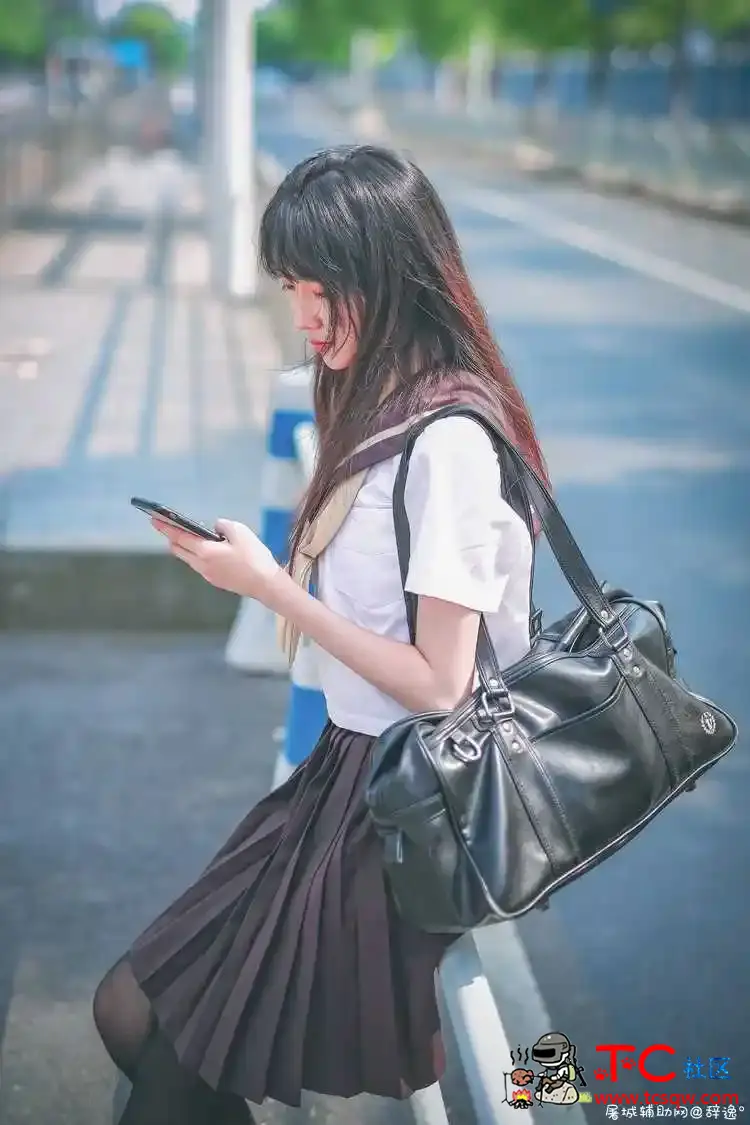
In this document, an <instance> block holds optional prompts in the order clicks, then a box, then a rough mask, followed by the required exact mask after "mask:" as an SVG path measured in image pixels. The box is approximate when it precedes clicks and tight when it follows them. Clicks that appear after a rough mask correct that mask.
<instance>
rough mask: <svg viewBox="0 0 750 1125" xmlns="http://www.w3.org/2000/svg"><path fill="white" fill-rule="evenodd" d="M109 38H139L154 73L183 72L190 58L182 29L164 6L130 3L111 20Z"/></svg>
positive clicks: (108, 29) (108, 31)
mask: <svg viewBox="0 0 750 1125" xmlns="http://www.w3.org/2000/svg"><path fill="white" fill-rule="evenodd" d="M107 33H108V36H109V38H110V39H112V40H118V39H120V40H121V39H138V40H140V41H141V42H144V43H146V44H147V45H148V47H149V51H150V53H151V59H152V62H153V65H154V67H155V69H156V70H159V71H166V72H168V73H176V72H178V71H181V70H184V69H185V66H186V64H187V61H188V56H189V43H188V39H187V36H186V34H185V29H184V27H183V26H182V24H180V23H179V21H178V20H176V19H175V17H174V16H173V14H172V12H171V11H170V9H169V8H167V7H166V6H165V5H164V4H158V3H149V2H146V0H143V2H136V3H130V4H127V5H125V7H123V8H121V9H120V11H119V12H118V13H117V15H116V16H115V17H114V18H113V19H112V20H111V21H110V23H109V25H108V28H107Z"/></svg>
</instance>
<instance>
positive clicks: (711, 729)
mask: <svg viewBox="0 0 750 1125" xmlns="http://www.w3.org/2000/svg"><path fill="white" fill-rule="evenodd" d="M701 726H702V727H703V729H704V731H705V732H706V734H714V733H715V731H716V718H715V717H714V715H713V714H712V713H711V712H710V711H704V712H703V714H702V715H701Z"/></svg>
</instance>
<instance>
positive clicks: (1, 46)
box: [0, 0, 46, 63]
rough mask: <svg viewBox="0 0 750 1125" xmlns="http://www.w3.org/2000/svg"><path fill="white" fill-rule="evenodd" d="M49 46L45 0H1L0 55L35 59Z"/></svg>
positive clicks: (29, 59)
mask: <svg viewBox="0 0 750 1125" xmlns="http://www.w3.org/2000/svg"><path fill="white" fill-rule="evenodd" d="M45 46H46V34H45V11H44V3H43V0H23V3H19V0H0V56H2V57H4V58H6V59H7V60H8V61H11V60H17V61H18V62H19V63H23V62H27V61H32V60H34V61H36V60H37V59H38V58H40V57H41V56H42V55H43V54H44V49H45Z"/></svg>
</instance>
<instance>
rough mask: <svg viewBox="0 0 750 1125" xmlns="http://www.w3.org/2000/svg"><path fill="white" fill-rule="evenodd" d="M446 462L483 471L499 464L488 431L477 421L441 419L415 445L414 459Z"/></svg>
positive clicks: (426, 430) (427, 429)
mask: <svg viewBox="0 0 750 1125" xmlns="http://www.w3.org/2000/svg"><path fill="white" fill-rule="evenodd" d="M414 456H416V457H417V458H418V459H420V460H421V459H429V460H432V459H440V458H443V457H444V458H446V461H448V460H452V459H454V458H459V459H460V461H461V463H462V464H463V465H468V464H472V463H476V464H478V465H481V466H483V467H486V466H487V465H488V464H494V465H496V464H497V456H496V454H495V450H494V447H493V445H492V439H491V438H490V435H489V434H488V433H487V431H486V430H485V428H484V427H483V426H481V425H480V424H479V422H477V421H475V420H474V419H473V418H465V417H463V418H462V417H460V416H458V417H453V418H439V419H438V421H437V422H433V423H432V425H430V426H427V428H426V429H425V430H423V432H422V433H421V434H420V435H419V437H418V438H417V439H416V441H415V442H414V451H413V454H412V457H414Z"/></svg>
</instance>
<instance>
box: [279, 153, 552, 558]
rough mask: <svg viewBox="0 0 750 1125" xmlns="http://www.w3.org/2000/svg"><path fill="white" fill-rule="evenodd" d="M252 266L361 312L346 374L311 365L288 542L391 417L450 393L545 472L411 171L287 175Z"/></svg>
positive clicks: (322, 165) (350, 166)
mask: <svg viewBox="0 0 750 1125" xmlns="http://www.w3.org/2000/svg"><path fill="white" fill-rule="evenodd" d="M260 262H261V266H262V268H263V269H264V270H265V271H266V272H267V273H268V274H270V275H271V276H272V277H275V278H279V279H285V280H288V281H315V282H317V283H318V284H319V285H320V286H321V288H322V290H323V293H324V295H325V297H326V298H327V300H328V301H329V302H330V305H331V310H332V318H333V323H332V328H331V338H333V335H334V334H335V331H336V328H337V325H338V324H340V323H341V317H342V316H343V315H345V314H346V311H347V310H353V309H354V308H355V307H356V308H358V310H359V311H360V313H361V329H360V334H359V340H358V346H357V354H356V358H355V360H354V363H353V364H352V366H351V367H350V368H349V370H348V371H332V370H331V369H330V368H328V367H327V366H326V364H325V361H324V359H323V358H322V357H321V356H316V358H315V360H314V380H313V402H314V410H315V420H316V425H317V428H318V434H319V443H320V453H319V457H318V463H317V467H316V469H315V472H314V475H313V478H312V480H311V481H310V484H309V487H308V489H307V492H306V494H305V496H304V498H303V501H302V505H301V509H300V512H299V514H298V518H297V521H296V524H295V527H294V529H293V532H292V541H291V553H292V555H293V553H294V551H295V550H296V548H297V546H298V544H299V539H300V535H301V533H302V529H303V528H304V526H305V525H306V524H307V523H308V521H309V520H311V519H313V518H314V517H315V516H316V515H317V513H318V512H319V511H320V509H321V507H322V506H323V504H324V503H325V501H326V499H327V498H328V495H329V493H330V490H331V487H332V482H333V478H334V472H335V470H336V468H337V466H338V465H339V463H340V462H341V461H343V460H344V459H345V458H346V457H347V456H348V454H349V453H351V452H352V450H353V449H354V447H355V446H356V445H357V444H358V443H359V442H360V441H362V440H364V438H366V437H369V436H370V435H371V434H373V433H375V432H377V430H378V429H379V428H382V426H383V425H384V424H386V422H385V419H386V418H387V419H388V420H389V421H394V420H397V421H401V420H403V419H405V418H407V417H409V416H411V415H413V414H418V413H420V412H422V411H424V410H426V409H429V408H430V407H432V406H434V405H436V403H438V402H440V401H446V400H449V399H450V397H451V394H452V393H454V394H456V393H458V391H459V389H460V392H461V395H462V397H467V396H469V397H470V398H471V399H473V400H474V401H475V402H477V401H479V402H480V403H482V404H483V405H484V406H485V408H486V409H487V411H488V412H489V413H491V414H492V415H493V416H494V417H495V418H496V419H497V420H498V422H499V423H500V424H501V425H502V427H503V430H504V432H505V433H506V435H507V436H508V437H509V438H510V439H511V440H512V441H513V442H514V444H515V445H516V447H517V448H518V449H519V451H520V452H521V453H522V454H523V456H524V457H525V458H526V460H527V462H528V463H529V464H530V465H531V467H532V468H534V469H536V471H537V472H538V473H539V474H540V475H541V476H542V478H543V479H544V480H545V481H548V474H547V468H546V465H545V462H544V458H543V455H542V451H541V449H540V447H539V442H538V440H537V437H536V434H535V431H534V426H533V423H532V420H531V417H530V415H529V411H528V408H527V406H526V403H525V402H524V400H523V397H522V395H521V393H520V391H519V390H518V388H517V386H516V384H515V382H514V381H513V378H512V376H511V374H510V372H509V370H508V368H507V366H506V364H505V362H504V361H503V358H502V355H501V353H500V351H499V349H498V347H497V344H496V343H495V341H494V339H493V337H492V333H491V331H490V328H489V325H488V323H487V317H486V314H485V312H484V310H483V308H482V306H481V304H480V302H479V300H478V298H477V295H476V293H475V292H474V289H473V286H472V284H471V282H470V281H469V278H468V275H467V272H466V267H465V265H464V262H463V257H462V254H461V249H460V247H459V244H458V239H457V237H456V233H455V231H454V229H453V225H452V223H451V221H450V219H449V218H448V215H447V213H446V211H445V208H444V207H443V204H442V203H441V201H440V199H439V197H438V195H437V192H436V191H435V189H434V187H433V186H432V184H431V183H430V181H429V180H428V179H427V177H426V176H425V175H424V173H423V172H421V171H420V169H419V168H417V167H416V166H415V165H414V164H413V163H411V161H409V160H407V159H405V158H403V157H401V156H399V155H398V154H397V153H395V152H392V151H390V150H389V149H385V148H380V147H377V146H374V145H350V146H341V147H337V148H332V149H327V150H325V151H324V152H320V153H318V154H316V155H314V156H311V157H308V158H307V159H306V160H303V161H302V162H301V163H300V164H298V165H297V166H296V167H295V168H293V169H292V171H291V172H289V174H288V175H287V176H286V178H285V179H284V181H283V182H282V183H281V184H280V186H279V187H278V189H277V190H276V192H275V194H274V196H273V198H272V199H271V201H270V202H269V204H268V206H267V207H266V210H265V212H264V215H263V218H262V220H261V227H260Z"/></svg>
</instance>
